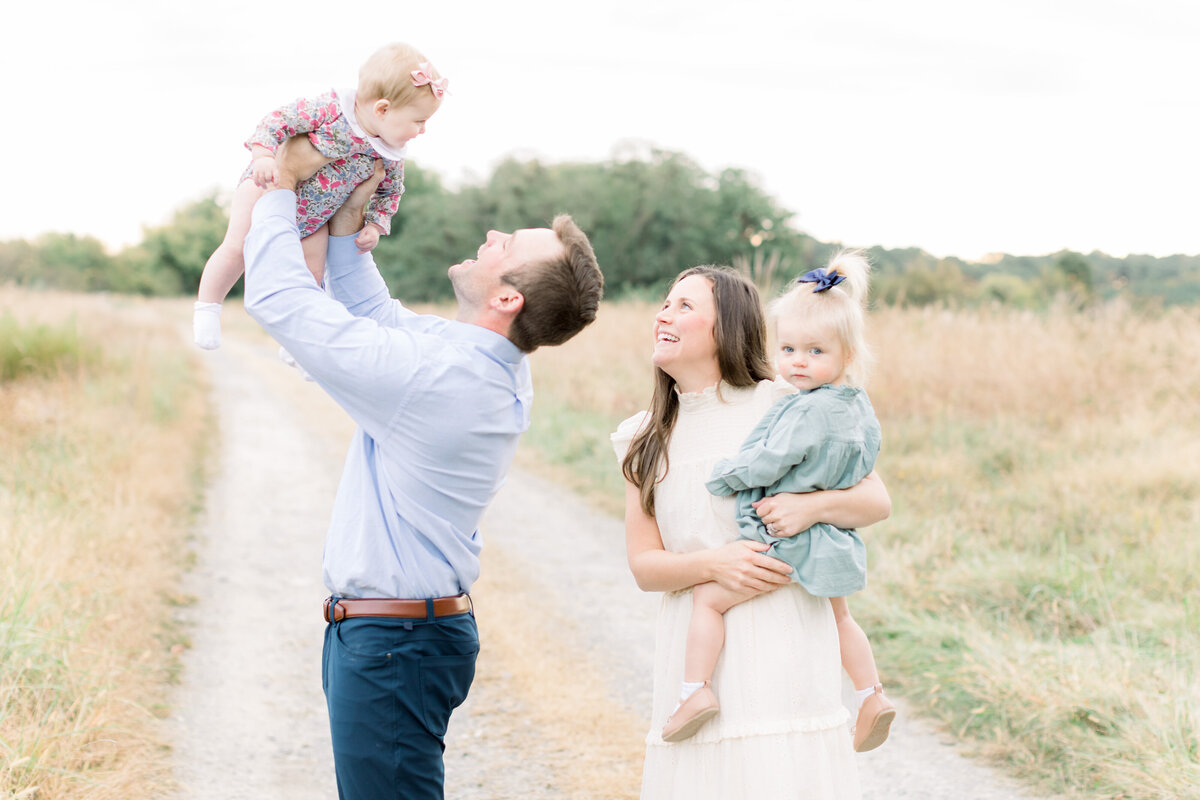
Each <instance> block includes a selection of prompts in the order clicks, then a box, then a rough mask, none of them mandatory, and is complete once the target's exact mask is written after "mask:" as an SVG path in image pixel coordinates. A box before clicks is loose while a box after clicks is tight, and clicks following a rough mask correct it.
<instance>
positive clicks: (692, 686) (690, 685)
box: [679, 681, 704, 703]
mask: <svg viewBox="0 0 1200 800" xmlns="http://www.w3.org/2000/svg"><path fill="white" fill-rule="evenodd" d="M703 685H704V681H684V682H683V683H682V684H681V685H680V687H679V702H680V703H683V702H684V701H685V700H687V699H688V698H689V697H691V696H692V694H693V693H695V691H696V690H697V689H699V688H700V687H701V686H703Z"/></svg>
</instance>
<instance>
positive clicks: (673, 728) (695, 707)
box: [662, 681, 721, 742]
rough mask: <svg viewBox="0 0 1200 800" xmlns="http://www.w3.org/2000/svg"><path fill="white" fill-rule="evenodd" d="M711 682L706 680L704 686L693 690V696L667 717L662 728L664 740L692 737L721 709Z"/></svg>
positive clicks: (675, 740) (677, 740) (679, 740)
mask: <svg viewBox="0 0 1200 800" xmlns="http://www.w3.org/2000/svg"><path fill="white" fill-rule="evenodd" d="M709 684H710V681H705V682H704V685H703V686H701V687H700V688H699V689H697V690H696V691H694V692H692V694H691V696H690V697H688V699H687V700H684V701H683V702H682V703H680V704H679V707H678V708H676V709H675V710H674V711H673V712H671V716H669V717H667V724H666V725H664V726H663V729H662V738H663V741H664V742H682V741H683V740H684V739H689V738H691V737H692V736H694V735H695V733H696V731H698V730H700V726H701V725H703V724H704V723H705V722H708V720H710V719H711V718H713V717H714V716H716V714H717V712H718V711H720V710H721V705H720V704H719V703H718V702H717V696H716V694H714V693H713V690H712V689H710V688H709Z"/></svg>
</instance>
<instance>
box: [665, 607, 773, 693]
mask: <svg viewBox="0 0 1200 800" xmlns="http://www.w3.org/2000/svg"><path fill="white" fill-rule="evenodd" d="M757 594H758V592H735V591H732V590H730V589H726V588H725V587H724V586H721V585H720V584H718V583H702V584H700V585H699V586H697V587H696V588H695V589H694V590H693V591H692V621H691V624H690V625H689V626H688V638H687V651H686V652H685V654H684V660H683V679H684V680H685V681H688V682H689V683H703V682H704V681H709V680H712V676H713V671H714V670H716V668H717V658H718V657H719V656H720V655H721V648H722V647H724V646H725V618H724V617H723V616H722V615H723V614H724V613H725V612H726V611H728V610H729V609H731V608H733V607H734V606H736V605H737V604H738V603H742V602H745V601H746V600H749V599H750V598H751V597H754V596H755V595H757Z"/></svg>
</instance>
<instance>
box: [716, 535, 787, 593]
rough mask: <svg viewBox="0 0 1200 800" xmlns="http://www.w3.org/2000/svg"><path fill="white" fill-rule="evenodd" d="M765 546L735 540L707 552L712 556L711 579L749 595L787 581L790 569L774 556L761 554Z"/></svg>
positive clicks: (758, 543)
mask: <svg viewBox="0 0 1200 800" xmlns="http://www.w3.org/2000/svg"><path fill="white" fill-rule="evenodd" d="M769 546H770V545H767V544H764V543H763V542H754V541H749V540H746V539H738V540H736V541H733V542H730V543H729V544H727V545H724V546H722V547H718V548H715V549H713V550H711V551H709V552H710V553H711V554H712V559H713V563H712V565H711V567H710V570H711V573H712V575H711V580H713V581H715V582H716V583H718V584H720V585H721V586H724V587H725V588H726V589H729V590H730V591H734V592H741V593H746V592H748V593H750V594H751V595H758V594H762V593H764V592H769V591H771V590H772V589H778V588H779V587H780V586H784V585H786V584H788V583H790V582H791V577H790V576H791V572H792V568H791V567H790V566H789V565H788V564H786V563H784V562H783V561H780V560H779V559H778V558H775V557H773V556H768V555H764V554H763V551H764V550H766V549H767V548H768V547H769Z"/></svg>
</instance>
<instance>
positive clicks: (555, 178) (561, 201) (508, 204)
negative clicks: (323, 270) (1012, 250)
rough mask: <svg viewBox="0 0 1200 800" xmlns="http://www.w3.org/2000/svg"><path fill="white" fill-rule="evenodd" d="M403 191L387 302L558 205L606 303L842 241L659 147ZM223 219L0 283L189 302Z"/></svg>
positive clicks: (77, 250)
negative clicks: (584, 239)
mask: <svg viewBox="0 0 1200 800" xmlns="http://www.w3.org/2000/svg"><path fill="white" fill-rule="evenodd" d="M405 184H406V191H405V195H404V199H403V201H402V202H401V204H400V212H399V213H398V214H397V215H396V217H395V218H394V219H393V221H392V233H391V235H390V236H386V237H384V238H383V239H382V240H381V241H380V244H379V246H378V248H377V250H376V252H375V256H376V261H377V263H378V264H379V266H380V269H381V271H382V272H383V275H384V278H385V279H386V280H387V281H388V284H389V285H390V286H391V288H392V291H393V293H394V294H396V295H397V296H398V297H402V298H404V299H406V300H409V301H413V302H419V301H434V300H441V299H445V298H447V297H448V296H449V284H448V282H447V281H446V280H445V279H444V276H445V270H446V267H447V266H448V265H450V264H453V263H457V262H458V261H461V260H462V259H464V258H467V257H471V256H473V255H474V253H475V250H476V248H478V246H479V245H480V244H481V243H482V234H483V232H484V231H486V230H488V229H489V228H496V229H499V230H513V229H514V228H523V227H536V226H540V225H545V224H547V223H548V222H549V220H550V219H552V218H553V216H554V215H555V214H557V213H560V212H562V211H568V212H570V213H571V214H572V215H573V216H574V217H575V219H576V221H577V222H578V223H579V224H580V226H581V227H582V228H583V229H584V230H585V231H587V232H588V234H589V235H590V236H591V239H592V242H593V244H594V246H595V249H596V255H597V257H598V258H599V260H600V264H601V266H602V267H603V269H604V272H605V277H606V280H607V285H608V287H609V295H610V296H621V295H623V294H631V293H633V294H639V293H640V294H655V295H657V294H658V293H660V292H661V291H662V290H663V288H664V287H665V285H666V282H667V281H669V280H670V278H671V277H673V276H674V275H675V274H677V273H678V272H679V271H680V270H681V269H683V268H685V267H689V266H694V265H697V264H730V265H734V266H736V267H738V268H740V269H743V270H745V271H747V272H748V273H749V274H751V275H753V276H754V277H755V279H756V280H757V281H758V282H759V284H760V285H762V286H764V287H766V288H767V289H768V290H771V289H774V288H777V287H778V286H780V285H782V284H783V283H786V282H787V281H788V280H790V279H791V278H792V277H794V276H795V275H797V274H800V273H802V272H805V271H807V270H808V269H811V268H812V267H814V266H821V265H823V264H824V263H825V262H826V261H827V260H828V258H829V257H830V255H831V254H832V253H833V252H834V251H835V250H837V249H838V248H839V247H841V244H840V243H836V242H821V241H818V240H817V239H814V238H813V237H811V236H808V235H807V234H805V233H803V232H802V231H800V230H799V229H798V228H797V227H796V225H795V222H794V217H795V214H794V213H793V212H792V211H789V210H788V209H785V208H783V207H781V206H780V205H779V203H778V202H777V201H776V200H775V199H774V198H772V197H770V196H769V195H767V194H766V193H765V192H764V191H763V190H762V189H761V188H760V187H759V186H758V185H757V182H756V181H755V179H754V177H753V176H752V175H751V174H749V173H747V172H745V171H743V170H739V169H725V170H722V171H720V172H717V173H715V174H714V173H710V172H707V171H705V170H704V169H702V168H701V167H700V166H699V165H697V164H696V163H695V162H694V161H692V160H691V159H690V158H688V157H687V156H686V155H684V154H682V153H677V152H671V151H667V150H650V151H649V152H645V153H637V154H627V155H626V156H625V157H614V158H612V159H610V160H607V161H603V162H581V163H563V164H546V163H543V162H541V161H538V160H536V159H532V160H521V159H517V158H510V159H507V160H505V161H503V162H502V163H500V164H499V165H498V166H497V167H496V168H495V169H494V170H493V171H492V173H491V174H490V175H489V176H488V177H487V178H486V179H484V180H481V181H478V182H476V183H470V184H466V185H463V186H460V187H456V188H451V187H448V186H447V185H446V184H445V182H444V181H443V180H442V179H441V177H440V176H439V175H438V174H437V173H435V172H433V171H430V170H425V169H422V168H421V167H420V165H419V164H417V163H414V162H411V161H410V162H409V163H408V164H407V166H406V175H405ZM226 222H227V216H226V212H225V209H224V208H223V206H222V204H221V203H220V202H219V201H218V197H217V195H216V194H215V193H214V194H212V195H209V196H207V197H203V198H200V199H199V200H196V201H194V202H191V203H189V204H187V205H185V206H183V207H182V208H180V209H178V210H177V211H176V212H175V214H174V215H173V217H172V218H171V219H170V220H169V221H168V222H167V223H166V224H164V225H161V226H156V227H148V228H146V229H145V230H144V235H143V238H142V241H141V242H140V243H138V244H137V245H135V246H132V247H128V248H126V249H124V250H122V251H121V252H119V253H116V254H110V253H107V252H105V250H104V247H103V246H102V244H101V243H100V242H99V241H98V240H97V239H94V238H91V237H82V236H76V235H74V234H69V233H67V234H62V233H53V234H46V235H43V236H41V237H38V238H37V239H35V240H33V241H26V240H15V241H7V242H0V281H7V282H12V283H16V284H18V285H23V286H34V287H38V286H44V287H54V288H60V289H68V290H77V291H111V292H122V293H132V294H143V295H178V294H190V293H191V292H193V291H194V290H195V288H196V286H197V284H198V282H199V279H200V272H201V270H202V269H203V267H204V262H205V261H206V260H207V258H208V256H209V255H210V254H211V253H212V251H213V250H214V249H215V248H216V246H217V245H218V244H219V243H220V241H221V239H222V237H223V236H224V232H225V225H226ZM868 252H869V255H870V258H871V261H872V263H873V265H874V268H875V277H874V283H873V291H872V295H873V299H874V302H876V303H885V304H903V305H915V306H920V305H930V304H939V303H940V304H952V305H974V304H987V303H999V304H1005V305H1012V306H1017V307H1022V308H1039V307H1043V306H1046V305H1048V304H1050V303H1052V302H1056V301H1058V300H1059V299H1060V298H1062V297H1064V296H1066V297H1067V298H1068V300H1069V302H1071V303H1073V304H1075V305H1077V306H1080V307H1083V306H1086V305H1088V304H1091V303H1094V302H1097V301H1100V300H1105V299H1108V298H1112V297H1115V296H1118V295H1120V296H1124V297H1126V298H1128V299H1130V300H1131V301H1132V302H1133V303H1134V304H1137V305H1154V306H1157V305H1176V304H1192V303H1195V302H1197V301H1198V300H1200V255H1198V256H1184V255H1176V256H1170V257H1166V258H1156V257H1153V256H1142V255H1131V256H1128V257H1126V258H1115V257H1112V256H1108V255H1106V254H1104V253H1101V252H1092V253H1088V254H1082V253H1075V252H1070V251H1063V252H1060V253H1054V254H1051V255H1044V256H1012V255H1000V256H996V257H994V258H990V259H988V260H987V261H986V262H969V261H965V260H963V259H959V258H953V257H951V258H937V257H935V256H933V255H931V254H929V253H927V252H925V251H924V250H921V249H919V248H904V249H886V248H882V247H870V248H868ZM235 291H237V290H235Z"/></svg>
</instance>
